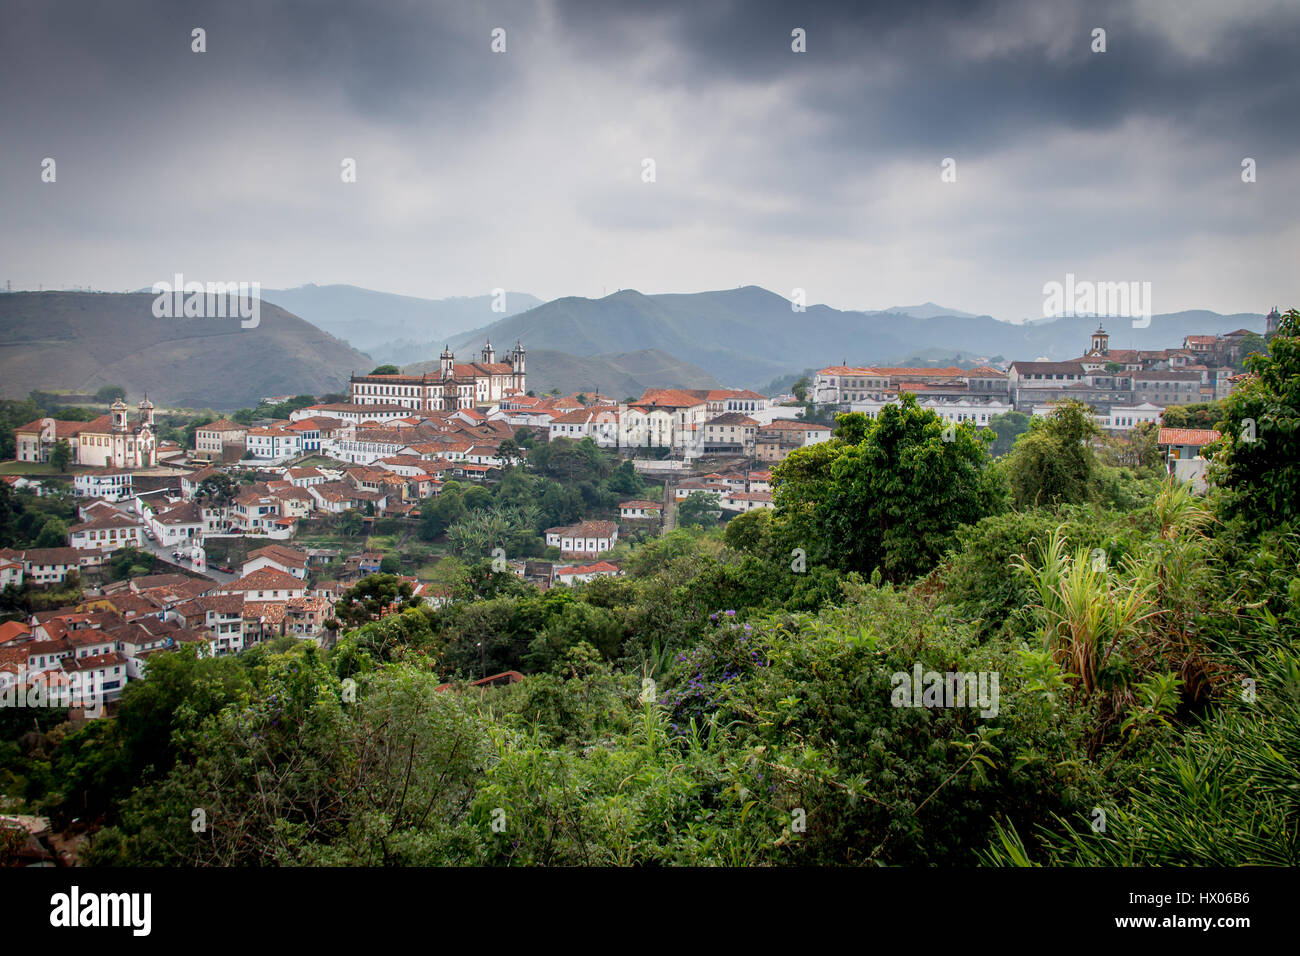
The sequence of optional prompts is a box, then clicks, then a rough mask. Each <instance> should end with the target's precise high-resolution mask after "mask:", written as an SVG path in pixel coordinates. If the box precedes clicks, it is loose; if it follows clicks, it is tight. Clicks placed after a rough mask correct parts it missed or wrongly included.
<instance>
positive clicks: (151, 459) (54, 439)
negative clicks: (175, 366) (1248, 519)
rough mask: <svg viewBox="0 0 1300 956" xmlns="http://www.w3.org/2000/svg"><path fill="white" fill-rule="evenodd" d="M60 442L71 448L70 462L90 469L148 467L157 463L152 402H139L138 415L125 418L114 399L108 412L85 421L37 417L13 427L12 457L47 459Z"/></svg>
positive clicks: (124, 410) (119, 404)
mask: <svg viewBox="0 0 1300 956" xmlns="http://www.w3.org/2000/svg"><path fill="white" fill-rule="evenodd" d="M60 441H66V442H67V443H68V446H69V447H70V449H71V451H72V463H73V464H77V465H86V466H89V467H91V468H114V469H123V468H152V467H153V466H154V465H156V464H157V463H158V460H157V448H156V439H155V436H154V421H153V403H152V402H150V401H149V399H148V398H147V397H146V398H145V399H144V401H142V402H141V403H140V407H139V417H138V418H136V419H135V420H130V419H129V418H128V417H127V408H126V404H125V403H124V402H123V401H122V400H121V399H118V400H117V401H115V402H114V403H113V404H112V406H111V407H110V409H109V414H107V415H101V416H100V417H99V418H96V419H94V420H93V421H89V422H62V421H57V420H56V419H53V418H38V419H37V420H36V421H34V422H29V423H27V424H26V425H22V426H20V427H18V428H15V429H14V442H15V446H16V447H15V452H16V454H15V457H16V458H17V459H18V460H19V461H41V462H47V461H49V460H50V452H51V451H52V449H53V448H54V446H55V445H57V444H58V443H59V442H60Z"/></svg>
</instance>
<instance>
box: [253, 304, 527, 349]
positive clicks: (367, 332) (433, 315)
mask: <svg viewBox="0 0 1300 956" xmlns="http://www.w3.org/2000/svg"><path fill="white" fill-rule="evenodd" d="M262 299H263V301H266V302H274V303H275V304H276V305H278V306H280V307H281V308H283V309H286V310H288V311H289V312H292V313H293V314H294V315H297V316H301V317H302V318H304V319H306V320H307V321H308V322H310V323H311V324H312V325H314V326H316V327H317V328H318V329H324V330H325V331H326V332H328V333H330V335H333V336H336V337H337V338H340V339H344V340H345V341H347V342H348V343H349V344H350V345H353V346H355V347H356V348H358V349H360V350H361V351H363V352H365V353H366V354H368V355H370V356H371V357H373V358H374V359H375V360H376V361H377V362H380V363H384V362H396V363H397V364H401V362H402V361H403V360H405V359H409V357H410V355H411V350H412V349H415V350H416V351H417V352H427V351H429V349H430V347H431V346H432V345H436V348H437V351H439V352H441V351H442V347H443V345H444V344H446V340H447V339H448V338H450V337H451V336H454V335H458V334H460V333H463V332H464V331H465V330H466V329H473V328H478V327H479V326H482V325H486V324H488V323H489V322H493V321H495V320H496V319H500V318H505V317H508V316H511V315H515V314H516V313H519V312H523V311H525V310H526V309H531V308H533V307H534V306H537V305H541V302H542V300H541V299H538V298H537V297H535V296H531V295H528V294H527V293H524V292H507V293H506V295H505V302H504V305H505V307H506V310H505V312H493V311H492V304H493V299H492V296H490V295H480V296H472V297H467V298H452V299H419V298H415V297H413V296H409V295H393V294H392V293H390V292H376V291H374V290H373V289H361V288H358V287H357V286H352V285H304V286H299V287H298V288H296V289H264V290H263V291H262Z"/></svg>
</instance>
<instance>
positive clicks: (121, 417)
mask: <svg viewBox="0 0 1300 956" xmlns="http://www.w3.org/2000/svg"><path fill="white" fill-rule="evenodd" d="M108 411H109V414H110V415H112V416H113V431H115V432H124V431H126V402H124V401H122V400H121V399H120V398H119V399H118V400H117V401H115V402H114V403H113V404H112V405H111V406H109V409H108Z"/></svg>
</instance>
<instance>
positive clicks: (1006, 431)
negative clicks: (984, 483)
mask: <svg viewBox="0 0 1300 956" xmlns="http://www.w3.org/2000/svg"><path fill="white" fill-rule="evenodd" d="M1030 419H1031V416H1029V415H1026V414H1025V413H1024V412H1004V413H1002V414H1001V415H994V416H993V417H992V418H990V419H989V428H991V429H993V434H994V435H996V436H997V438H996V439H994V441H993V445H992V447H990V448H989V454H990V455H992V456H993V457H994V458H1001V457H1002V456H1003V455H1005V454H1006V453H1007V452H1009V451H1011V447H1012V446H1013V445H1014V444H1015V443H1016V439H1017V438H1019V437H1020V436H1021V435H1023V434H1024V433H1025V432H1027V431H1029V422H1030Z"/></svg>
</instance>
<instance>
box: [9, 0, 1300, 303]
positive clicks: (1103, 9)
mask: <svg viewBox="0 0 1300 956" xmlns="http://www.w3.org/2000/svg"><path fill="white" fill-rule="evenodd" d="M858 6H863V7H869V9H868V10H856V9H854V8H855V7H858ZM195 27H202V28H203V29H204V30H206V43H207V52H206V53H202V54H199V53H194V52H192V50H191V44H192V39H191V31H192V29H193V28H195ZM498 27H499V28H502V29H504V30H505V31H506V32H505V42H506V52H505V53H493V52H492V50H491V44H492V37H491V31H492V30H493V29H494V28H498ZM1097 27H1101V28H1104V29H1105V30H1106V47H1107V50H1106V52H1105V53H1094V52H1092V49H1091V47H1092V45H1093V42H1094V41H1093V36H1092V32H1093V30H1094V28H1097ZM795 28H803V29H804V30H806V35H807V52H806V53H795V52H792V50H791V42H792V41H791V31H792V30H793V29H795ZM1298 50H1300V3H1297V2H1295V0H1277V2H1272V0H1232V2H1223V0H1149V2H1142V3H1136V4H1132V3H1119V2H1114V3H1086V4H1085V3H1066V2H1056V0H1023V2H989V3H978V2H951V3H927V2H921V0H905V2H899V3H870V4H856V3H840V4H834V5H827V6H825V7H820V6H819V5H817V4H810V3H807V2H798V3H761V2H745V3H740V2H736V3H730V4H729V3H724V2H714V0H709V2H702V0H688V2H683V3H674V2H655V3H644V4H642V3H625V2H615V0H609V2H606V0H589V2H572V3H570V2H538V3H502V2H493V0H475V2H458V3H446V4H440V3H436V2H430V0H418V2H417V0H412V2H397V0H365V2H360V0H347V2H313V3H281V2H275V0H246V2H245V0H222V2H220V3H212V4H203V3H177V2H175V0H155V2H144V0H141V2H133V0H114V2H111V3H98V2H96V3H90V2H80V3H68V2H61V0H17V2H15V0H7V2H6V4H5V13H4V17H3V25H2V27H0V97H2V98H3V100H2V106H3V109H2V110H0V124H2V125H0V280H5V279H8V280H11V281H12V283H13V286H14V288H15V289H17V288H24V289H28V288H30V289H34V288H37V287H38V286H44V287H45V288H51V287H72V286H91V287H94V288H98V289H105V290H110V291H121V290H126V289H134V288H139V287H142V286H148V285H151V284H152V283H154V282H156V281H160V280H164V279H168V278H170V277H171V275H172V274H173V273H176V272H182V273H184V274H185V276H186V278H187V279H197V280H200V281H207V280H212V281H226V280H234V281H238V280H244V281H250V282H251V281H257V282H260V283H261V284H262V286H263V287H264V288H277V287H285V286H295V285H300V284H303V283H306V282H316V283H320V284H326V283H351V284H355V285H360V286H365V287H369V288H375V289H382V290H386V291H391V292H400V293H404V294H409V295H418V296H427V297H434V298H440V297H444V296H453V295H480V294H484V293H487V292H490V291H491V290H492V289H493V288H496V287H504V288H509V289H514V290H520V291H526V292H530V293H532V294H534V295H537V296H540V297H542V298H546V299H550V298H555V297H559V296H563V295H581V296H591V297H596V296H600V295H601V294H602V292H609V293H612V292H614V291H615V290H616V289H618V288H635V289H639V290H641V291H642V292H646V293H654V292H693V291H700V290H705V289H719V288H730V287H734V286H738V285H748V284H755V285H761V286H764V287H766V288H769V289H772V290H773V291H776V292H779V293H781V294H783V295H786V296H789V295H790V294H791V290H792V289H794V288H796V287H799V288H803V289H806V290H807V297H808V302H809V303H815V302H824V303H827V304H829V305H832V306H835V307H837V308H854V309H872V308H883V307H886V306H889V305H901V304H913V303H916V302H920V301H923V300H927V299H929V300H933V301H936V302H940V303H942V304H944V305H947V306H951V307H954V308H959V309H964V310H967V311H972V312H988V313H990V314H992V315H995V316H998V317H999V318H1005V319H1020V318H1024V317H1038V316H1041V314H1042V306H1043V292H1042V287H1043V284H1044V283H1046V282H1049V281H1052V280H1058V281H1060V280H1063V279H1064V277H1065V274H1066V273H1067V272H1073V273H1074V274H1075V275H1076V276H1078V277H1079V278H1081V279H1094V280H1099V281H1128V280H1139V281H1149V282H1151V283H1152V306H1153V308H1154V311H1155V312H1158V313H1159V312H1169V311H1176V310H1179V309H1185V308H1209V309H1213V310H1215V311H1219V312H1237V311H1255V312H1257V311H1266V310H1267V308H1268V307H1269V306H1271V305H1272V304H1274V303H1275V302H1276V303H1277V304H1278V305H1280V306H1281V307H1282V308H1286V307H1287V306H1289V305H1296V304H1300V294H1298V293H1300V288H1298V286H1300V280H1298V279H1297V277H1298V276H1300V269H1297V261H1298V260H1300V148H1298V147H1300V70H1297V68H1296V66H1297V51H1298ZM46 157H52V158H54V160H55V162H56V164H57V166H56V170H57V180H56V182H54V183H52V184H51V183H44V182H42V181H41V168H42V167H41V164H42V161H43V160H44V159H45V158H46ZM345 157H350V158H353V159H355V161H356V164H357V182H355V183H343V182H342V181H341V177H340V170H341V165H340V164H341V162H342V161H343V159H344V158H345ZM946 157H951V158H953V159H954V160H955V161H956V174H957V175H956V182H954V183H945V182H942V181H941V176H940V173H941V163H942V161H943V160H944V159H945V158H946ZM1246 157H1250V158H1253V159H1254V160H1255V161H1256V163H1257V182H1254V183H1251V184H1247V183H1243V182H1242V168H1241V163H1242V160H1243V159H1244V158H1246ZM646 158H652V159H653V160H654V161H655V167H656V168H655V173H656V181H655V182H653V183H647V182H643V181H642V170H643V166H642V161H643V159H646Z"/></svg>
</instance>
